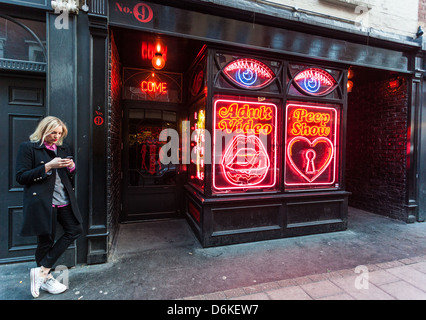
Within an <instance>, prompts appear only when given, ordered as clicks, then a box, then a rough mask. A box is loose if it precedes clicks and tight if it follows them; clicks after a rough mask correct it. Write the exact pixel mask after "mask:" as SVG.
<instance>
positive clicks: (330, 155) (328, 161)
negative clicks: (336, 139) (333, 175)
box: [287, 137, 334, 184]
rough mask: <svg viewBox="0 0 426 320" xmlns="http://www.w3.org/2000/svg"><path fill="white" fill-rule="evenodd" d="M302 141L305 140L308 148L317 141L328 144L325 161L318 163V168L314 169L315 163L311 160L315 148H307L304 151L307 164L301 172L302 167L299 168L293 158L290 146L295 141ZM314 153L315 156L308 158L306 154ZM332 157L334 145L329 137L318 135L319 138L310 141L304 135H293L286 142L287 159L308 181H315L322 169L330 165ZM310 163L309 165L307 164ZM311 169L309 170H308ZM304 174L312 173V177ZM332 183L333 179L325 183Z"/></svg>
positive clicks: (313, 146) (312, 146) (313, 145)
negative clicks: (293, 136)
mask: <svg viewBox="0 0 426 320" xmlns="http://www.w3.org/2000/svg"><path fill="white" fill-rule="evenodd" d="M299 141H302V142H305V143H307V144H308V145H309V147H310V148H315V147H316V146H317V145H318V144H319V143H326V144H327V145H328V147H329V148H328V150H329V153H328V155H327V157H326V159H325V161H324V162H323V163H320V168H319V169H318V170H315V164H314V162H313V160H314V159H315V158H316V156H317V154H316V152H315V150H313V149H308V150H306V152H305V157H306V159H307V160H308V164H307V166H306V170H305V173H303V169H302V168H300V167H299V166H298V165H297V164H296V163H295V162H294V159H293V152H292V148H293V146H294V144H295V143H297V142H299ZM312 153H313V154H314V155H315V156H314V157H312V158H310V157H309V155H308V154H312ZM333 158H334V147H333V143H332V142H331V141H330V139H328V138H324V137H320V138H316V139H315V140H313V141H311V140H309V139H308V138H306V137H295V138H293V139H291V140H290V142H289V143H288V146H287V159H288V160H289V162H290V164H291V166H292V168H293V169H294V170H295V171H296V172H297V173H298V174H299V175H300V176H301V177H303V178H304V179H305V180H306V181H308V182H313V181H315V180H316V179H317V178H318V177H319V176H320V175H321V174H322V173H323V172H324V171H325V169H327V168H328V166H329V165H330V163H331V161H332V160H333ZM310 163H312V164H311V166H310V165H309V164H310ZM309 169H311V170H309ZM306 174H314V175H313V176H312V177H308V176H307V175H306ZM332 183H334V179H333V181H332V182H328V183H327V184H332Z"/></svg>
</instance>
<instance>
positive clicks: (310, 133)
mask: <svg viewBox="0 0 426 320" xmlns="http://www.w3.org/2000/svg"><path fill="white" fill-rule="evenodd" d="M340 113H341V111H340V108H339V107H338V106H336V105H329V104H320V103H301V102H288V103H287V106H286V132H285V164H286V166H285V177H284V183H285V186H286V188H287V189H313V188H325V187H338V186H339V184H338V181H339V177H338V172H339V170H338V169H339V168H338V166H339V152H340V151H339V128H340Z"/></svg>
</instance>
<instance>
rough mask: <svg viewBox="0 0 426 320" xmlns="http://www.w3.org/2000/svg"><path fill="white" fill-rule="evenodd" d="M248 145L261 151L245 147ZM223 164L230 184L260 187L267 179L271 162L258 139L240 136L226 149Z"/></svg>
mask: <svg viewBox="0 0 426 320" xmlns="http://www.w3.org/2000/svg"><path fill="white" fill-rule="evenodd" d="M248 144H253V145H254V146H257V147H258V148H259V150H256V149H255V148H246V147H244V146H247V145H248ZM241 145H242V146H243V147H241ZM221 164H222V170H223V172H224V173H225V178H226V180H227V181H228V182H229V183H230V184H232V185H236V186H241V185H244V187H246V186H255V185H258V184H259V183H261V182H262V181H263V180H264V179H265V178H266V175H267V174H268V170H269V167H270V160H269V156H268V153H267V151H266V149H265V146H264V145H263V143H262V141H261V140H260V139H259V138H258V137H256V136H254V135H251V136H245V135H238V136H235V137H234V139H233V140H232V141H231V143H230V144H229V145H228V147H227V148H226V151H225V153H224V155H223V157H222V163H221Z"/></svg>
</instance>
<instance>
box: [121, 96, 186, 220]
mask: <svg viewBox="0 0 426 320" xmlns="http://www.w3.org/2000/svg"><path fill="white" fill-rule="evenodd" d="M123 107H124V110H123V111H124V117H123V120H124V121H123V194H122V196H123V209H122V221H123V222H125V221H138V220H147V219H160V218H173V217H177V215H178V214H179V211H180V210H179V205H178V199H177V197H178V196H177V190H178V188H182V185H181V181H180V180H179V179H178V170H179V165H178V164H172V163H170V164H163V163H161V161H160V153H161V152H162V151H161V148H162V147H163V146H164V145H165V144H166V143H167V141H160V140H159V138H160V133H161V131H162V130H163V129H173V130H177V119H178V118H177V108H176V107H175V106H173V105H171V104H166V105H163V104H161V105H158V104H155V103H144V102H126V103H124V106H123ZM169 156H170V154H169Z"/></svg>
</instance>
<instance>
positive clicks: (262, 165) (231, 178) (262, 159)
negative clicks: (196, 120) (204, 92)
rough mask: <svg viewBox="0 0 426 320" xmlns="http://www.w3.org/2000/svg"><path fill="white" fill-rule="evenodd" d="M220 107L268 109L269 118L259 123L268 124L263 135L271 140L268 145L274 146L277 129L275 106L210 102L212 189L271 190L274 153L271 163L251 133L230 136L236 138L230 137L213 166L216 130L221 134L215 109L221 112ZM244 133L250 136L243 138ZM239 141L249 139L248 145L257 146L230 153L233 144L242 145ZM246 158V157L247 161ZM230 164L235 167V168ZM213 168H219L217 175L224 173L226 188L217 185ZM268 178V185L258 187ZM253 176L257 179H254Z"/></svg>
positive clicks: (274, 178)
mask: <svg viewBox="0 0 426 320" xmlns="http://www.w3.org/2000/svg"><path fill="white" fill-rule="evenodd" d="M224 104H225V105H228V106H231V105H232V104H237V105H241V106H243V105H249V106H251V107H254V106H256V107H258V108H261V107H262V106H263V107H264V108H265V107H269V108H271V110H272V113H271V114H272V116H271V117H266V118H264V119H263V120H264V121H265V120H267V121H269V123H270V124H271V125H272V126H273V128H272V130H271V131H270V132H269V131H268V134H267V135H268V136H269V134H270V135H271V138H270V139H269V140H270V141H271V144H272V145H277V125H276V121H277V106H276V105H275V104H272V103H260V102H251V101H239V100H227V99H218V100H216V101H215V102H214V109H213V123H214V128H215V130H214V131H213V154H214V156H213V165H212V168H213V172H212V173H213V187H214V188H215V189H216V190H236V189H261V188H269V187H273V186H274V185H275V184H276V168H277V155H276V152H274V151H272V152H273V156H272V159H271V157H270V156H269V155H268V153H267V150H266V148H265V146H264V145H263V143H262V141H261V140H260V139H259V138H258V137H257V135H254V134H253V133H255V132H254V131H250V130H249V131H247V132H244V131H243V132H244V133H246V134H238V132H236V131H234V132H231V133H233V134H236V136H234V137H233V140H232V142H231V143H230V144H229V145H228V146H226V148H225V151H224V153H223V154H222V156H221V158H220V161H219V163H217V162H216V154H217V146H216V130H218V129H219V130H221V129H220V128H218V121H217V119H218V117H219V119H221V120H222V118H221V117H220V115H219V114H218V109H220V108H222V107H223V105H224ZM267 110H269V109H267ZM246 120H248V121H250V119H246ZM257 120H259V119H257ZM225 130H226V129H225ZM266 132H267V131H263V130H259V132H256V133H258V134H259V135H265V133H266ZM240 133H241V132H240ZM248 133H251V134H250V135H247V134H248ZM238 137H240V138H238ZM242 137H244V139H245V140H244V141H247V139H249V142H250V143H254V144H255V145H256V146H257V149H254V148H248V147H247V146H243V147H241V148H240V150H236V152H234V147H233V146H234V143H235V142H237V141H240V143H241V144H242V145H244V142H241V140H237V139H243V138H242ZM253 149H254V150H253ZM247 155H249V156H248V157H247ZM244 158H245V159H244ZM249 158H250V159H249ZM231 164H235V166H233V165H231ZM217 165H220V168H221V171H222V172H223V173H224V177H225V180H226V182H227V184H228V185H224V184H223V183H221V184H220V185H218V181H217V177H216V174H217V172H216V166H217ZM256 166H257V167H256ZM271 167H272V168H271ZM227 173H228V174H227ZM229 173H230V174H229ZM261 173H265V174H264V175H263V174H261ZM238 174H241V175H240V176H238ZM245 174H248V175H247V177H244V176H243V175H245ZM250 174H251V175H252V176H253V178H252V179H248V177H249V176H250ZM268 175H271V178H270V179H268V180H269V182H266V183H263V184H262V182H264V180H265V179H266V177H267V176H268ZM255 176H257V178H256V177H255ZM225 180H224V181H225ZM243 180H244V181H245V183H241V181H243Z"/></svg>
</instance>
